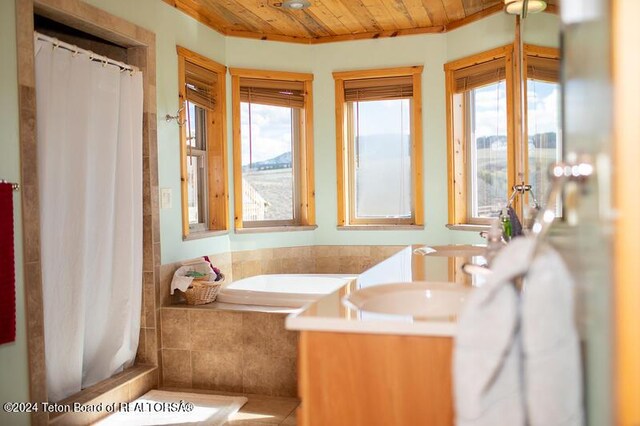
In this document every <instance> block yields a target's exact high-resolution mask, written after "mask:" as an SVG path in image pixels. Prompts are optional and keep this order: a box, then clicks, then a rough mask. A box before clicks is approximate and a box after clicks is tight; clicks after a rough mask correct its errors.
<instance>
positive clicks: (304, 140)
mask: <svg viewBox="0 0 640 426" xmlns="http://www.w3.org/2000/svg"><path fill="white" fill-rule="evenodd" d="M230 72H231V75H232V82H233V117H234V120H233V123H234V124H233V125H234V186H235V215H236V218H235V227H236V229H243V228H263V229H264V228H268V227H281V226H305V225H314V224H315V215H314V189H313V164H312V162H313V144H312V134H313V123H312V117H313V114H312V81H313V75H311V74H301V73H285V72H273V71H264V72H263V71H256V70H246V69H231V70H230Z"/></svg>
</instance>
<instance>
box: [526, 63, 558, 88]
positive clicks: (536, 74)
mask: <svg viewBox="0 0 640 426" xmlns="http://www.w3.org/2000/svg"><path fill="white" fill-rule="evenodd" d="M527 78H532V79H534V80H542V81H548V82H551V83H557V82H559V81H560V61H559V60H557V59H551V58H543V57H540V56H527Z"/></svg>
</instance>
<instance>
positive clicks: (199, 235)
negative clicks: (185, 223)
mask: <svg viewBox="0 0 640 426" xmlns="http://www.w3.org/2000/svg"><path fill="white" fill-rule="evenodd" d="M228 233H229V231H228V230H226V229H223V230H219V231H216V230H212V231H196V232H191V233H190V234H189V235H187V236H186V237H185V236H183V237H182V241H191V240H201V239H203V238H211V237H219V236H221V235H227V234H228Z"/></svg>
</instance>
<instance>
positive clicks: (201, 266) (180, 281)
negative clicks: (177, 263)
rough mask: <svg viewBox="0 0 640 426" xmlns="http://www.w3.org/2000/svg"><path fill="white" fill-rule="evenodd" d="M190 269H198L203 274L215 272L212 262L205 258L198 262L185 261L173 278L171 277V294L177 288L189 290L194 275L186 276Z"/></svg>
mask: <svg viewBox="0 0 640 426" xmlns="http://www.w3.org/2000/svg"><path fill="white" fill-rule="evenodd" d="M189 271H196V272H200V273H203V274H211V273H213V269H212V268H211V264H210V263H209V262H206V261H204V260H201V261H198V262H190V263H183V266H181V267H179V268H178V269H176V271H175V272H174V273H173V278H172V279H171V294H173V292H174V291H175V290H180V291H183V292H184V291H187V289H188V288H189V287H190V286H191V282H192V281H193V277H187V276H185V275H186V273H187V272H189Z"/></svg>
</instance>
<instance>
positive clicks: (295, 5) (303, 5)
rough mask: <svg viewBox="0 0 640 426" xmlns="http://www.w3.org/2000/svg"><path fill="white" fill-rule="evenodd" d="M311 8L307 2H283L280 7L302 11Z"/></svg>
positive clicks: (296, 0) (304, 0) (291, 0)
mask: <svg viewBox="0 0 640 426" xmlns="http://www.w3.org/2000/svg"><path fill="white" fill-rule="evenodd" d="M309 6H311V2H310V1H309V0H284V1H283V2H282V5H281V7H282V8H283V9H292V10H302V9H306V8H308V7H309Z"/></svg>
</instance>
